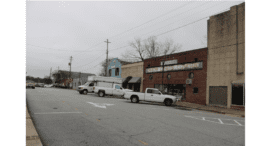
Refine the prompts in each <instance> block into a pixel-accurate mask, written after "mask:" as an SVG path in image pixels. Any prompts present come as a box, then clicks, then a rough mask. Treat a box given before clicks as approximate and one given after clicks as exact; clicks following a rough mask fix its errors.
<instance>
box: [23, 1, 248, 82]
mask: <svg viewBox="0 0 260 146" xmlns="http://www.w3.org/2000/svg"><path fill="white" fill-rule="evenodd" d="M242 2H244V1H215V2H214V1H200V2H196V1H192V2H187V1H172V2H169V1H161V2H154V1H152V2H151V1H135V2H134V1H132V2H129V1H128V2H127V1H114V2H109V1H103V2H90V1H78V2H72V1H42V2H39V1H27V2H26V3H27V4H26V44H27V46H26V71H27V75H30V76H34V77H41V78H42V77H44V75H49V74H50V68H52V71H54V70H57V69H58V66H59V69H63V70H69V66H68V62H69V58H70V56H72V57H73V61H72V71H81V72H85V73H94V74H98V73H99V72H100V70H101V66H100V62H101V61H103V60H104V59H105V58H106V55H105V53H106V48H107V44H106V43H105V42H104V41H106V39H109V42H111V43H109V50H111V51H109V57H118V58H121V54H122V53H123V52H125V51H127V50H129V49H131V47H124V46H127V45H129V42H130V41H133V39H134V38H135V37H140V38H142V39H146V38H148V37H149V36H153V35H154V36H157V38H158V40H161V41H164V40H165V39H167V38H170V39H173V40H174V42H176V43H179V44H181V45H182V50H181V51H186V50H193V49H198V48H203V47H206V46H207V44H206V40H205V38H204V36H206V35H207V20H208V18H209V17H208V16H211V15H214V14H218V13H221V12H223V11H227V10H229V9H230V7H232V6H234V5H237V4H240V3H242ZM202 18H204V19H202ZM201 19H202V20H201ZM192 22H195V23H192ZM189 23H191V24H189ZM186 24H189V25H187V26H185V25H186ZM173 29H174V30H173ZM170 30H173V31H170ZM168 31H170V32H168ZM164 32H168V33H165V34H162V33H164ZM160 34H162V35H160ZM121 47H123V48H121ZM118 48H120V49H118ZM113 49H116V50H113Z"/></svg>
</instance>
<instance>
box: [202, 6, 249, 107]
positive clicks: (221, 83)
mask: <svg viewBox="0 0 260 146" xmlns="http://www.w3.org/2000/svg"><path fill="white" fill-rule="evenodd" d="M207 69H208V73H207V92H206V93H207V95H206V97H207V98H206V99H207V101H206V103H207V105H218V106H223V107H227V108H236V107H238V108H244V105H245V3H242V4H240V5H236V6H233V7H231V8H230V10H229V11H226V12H223V13H220V14H218V15H214V16H211V17H210V19H209V20H208V67H207Z"/></svg>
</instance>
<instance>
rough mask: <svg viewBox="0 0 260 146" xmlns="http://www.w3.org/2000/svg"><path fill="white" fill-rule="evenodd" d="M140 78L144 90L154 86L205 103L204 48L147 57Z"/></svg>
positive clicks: (164, 92) (165, 92) (205, 72)
mask: <svg viewBox="0 0 260 146" xmlns="http://www.w3.org/2000/svg"><path fill="white" fill-rule="evenodd" d="M163 62H164V64H163ZM163 66H164V68H163ZM143 78H144V79H143V91H145V89H146V88H157V89H159V90H160V91H161V92H162V93H163V94H169V95H179V96H182V99H183V100H184V101H187V102H192V103H198V104H203V105H205V104H206V82H207V48H202V49H197V50H192V51H186V52H180V53H176V54H171V55H166V56H159V57H155V58H150V59H146V60H144V75H143Z"/></svg>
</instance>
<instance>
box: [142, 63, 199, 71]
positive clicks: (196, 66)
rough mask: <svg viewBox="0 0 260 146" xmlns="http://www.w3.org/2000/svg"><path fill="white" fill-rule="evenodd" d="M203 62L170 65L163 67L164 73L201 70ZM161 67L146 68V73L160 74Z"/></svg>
mask: <svg viewBox="0 0 260 146" xmlns="http://www.w3.org/2000/svg"><path fill="white" fill-rule="evenodd" d="M202 68H203V62H196V63H186V64H179V65H178V64H177V65H170V66H165V67H164V71H165V72H166V71H179V70H191V69H202ZM162 71H163V67H153V68H147V69H146V73H155V72H162Z"/></svg>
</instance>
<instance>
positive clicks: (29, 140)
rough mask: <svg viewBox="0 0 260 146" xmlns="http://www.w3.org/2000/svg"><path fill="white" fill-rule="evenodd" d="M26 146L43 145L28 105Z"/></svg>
mask: <svg viewBox="0 0 260 146" xmlns="http://www.w3.org/2000/svg"><path fill="white" fill-rule="evenodd" d="M26 146H42V143H41V140H40V138H39V136H38V133H37V131H36V129H35V127H34V125H33V122H32V119H31V116H30V114H29V112H28V109H27V106H26Z"/></svg>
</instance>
